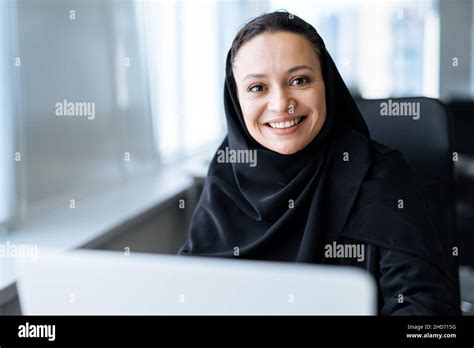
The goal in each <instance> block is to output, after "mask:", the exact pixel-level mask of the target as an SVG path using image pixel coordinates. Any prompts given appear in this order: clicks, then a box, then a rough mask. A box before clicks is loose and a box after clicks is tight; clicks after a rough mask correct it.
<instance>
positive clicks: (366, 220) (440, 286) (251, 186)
mask: <svg viewBox="0 0 474 348" xmlns="http://www.w3.org/2000/svg"><path fill="white" fill-rule="evenodd" d="M224 102H225V111H226V118H227V127H228V135H227V137H226V139H225V140H224V142H223V143H222V144H221V146H220V148H219V150H218V151H217V153H216V156H215V157H214V159H213V161H212V163H211V166H210V168H209V172H208V175H207V178H206V181H205V185H204V189H203V193H202V195H201V198H200V200H199V203H198V205H197V207H196V210H195V212H194V215H193V219H192V222H191V227H190V231H189V239H188V241H187V242H186V243H185V245H183V246H182V247H181V249H180V250H179V252H178V254H180V255H201V256H215V257H239V258H245V259H256V260H275V261H288V262H305V263H320V264H341V265H353V266H359V267H363V268H365V269H367V270H368V271H370V272H371V273H372V275H373V276H374V277H375V279H376V280H377V282H378V293H379V299H378V300H379V301H378V302H379V313H380V314H384V315H387V314H401V315H402V314H427V315H432V314H436V315H447V314H460V310H459V299H458V295H457V291H458V289H457V284H455V282H454V281H452V280H450V279H452V278H451V276H452V275H451V274H449V271H448V267H447V266H446V257H447V255H445V254H443V251H442V248H441V244H440V242H439V240H438V239H437V237H436V234H435V232H434V231H433V228H432V225H431V222H430V220H429V215H428V213H427V211H426V208H425V204H424V201H423V199H422V197H421V194H420V192H419V190H418V183H417V182H416V179H415V177H414V175H413V174H412V172H411V171H410V170H409V169H408V167H407V165H406V164H405V162H404V160H403V159H402V157H401V154H400V153H399V152H398V151H395V150H391V149H389V148H387V147H386V146H384V145H381V144H379V143H376V142H374V141H371V140H370V135H369V132H368V129H367V126H366V124H365V122H364V120H363V118H362V116H361V114H360V112H359V110H358V109H357V107H356V105H355V103H354V101H353V99H352V97H351V95H350V93H349V91H348V89H347V87H346V86H345V84H344V82H343V80H342V78H341V76H340V75H339V73H338V71H337V69H336V66H335V65H334V63H333V61H332V59H331V57H330V55H329V53H328V52H327V51H326V48H325V45H324V42H323V41H322V39H321V37H320V36H319V35H318V33H317V32H316V30H315V29H314V28H313V27H312V26H311V25H309V24H308V23H306V22H305V21H303V20H302V19H300V18H298V17H297V16H295V15H292V14H289V13H288V12H280V11H277V12H274V13H268V14H265V15H262V16H259V17H257V18H255V19H253V20H252V21H250V22H248V23H247V24H246V25H245V26H244V27H243V28H242V29H241V30H240V31H239V32H238V33H237V36H236V37H235V39H234V41H233V43H232V47H231V49H230V50H229V53H228V55H227V61H226V81H225V88H224ZM224 151H227V153H229V152H232V151H233V153H234V155H235V154H245V153H246V152H247V153H249V152H251V151H254V152H255V155H256V157H255V158H256V161H255V163H254V165H249V163H242V161H238V160H235V158H236V157H235V156H234V160H233V161H232V160H231V159H232V158H230V159H229V156H227V157H226V158H225V159H227V160H223V156H220V154H222V153H223V152H224ZM250 154H251V153H250ZM250 157H251V156H248V158H250ZM400 203H402V204H400Z"/></svg>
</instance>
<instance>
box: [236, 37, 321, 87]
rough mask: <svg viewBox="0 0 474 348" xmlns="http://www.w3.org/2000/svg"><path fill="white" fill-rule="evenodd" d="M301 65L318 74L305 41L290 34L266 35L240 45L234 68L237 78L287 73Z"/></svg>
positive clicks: (313, 51)
mask: <svg viewBox="0 0 474 348" xmlns="http://www.w3.org/2000/svg"><path fill="white" fill-rule="evenodd" d="M302 65H307V66H310V67H313V68H314V69H317V70H319V60H318V58H317V55H316V52H315V49H314V47H313V45H312V44H311V43H310V42H309V40H308V39H306V38H305V37H304V36H303V35H299V34H295V33H290V32H275V33H271V32H267V33H263V34H260V35H258V36H256V37H254V38H252V39H251V40H249V41H248V42H246V43H245V44H244V45H242V47H241V48H240V49H239V51H238V53H237V55H236V57H235V61H234V64H233V68H234V73H235V74H236V75H238V76H239V75H242V74H245V75H247V74H266V73H270V72H271V71H287V70H288V69H290V68H292V67H295V66H302ZM240 77H241V78H243V76H240Z"/></svg>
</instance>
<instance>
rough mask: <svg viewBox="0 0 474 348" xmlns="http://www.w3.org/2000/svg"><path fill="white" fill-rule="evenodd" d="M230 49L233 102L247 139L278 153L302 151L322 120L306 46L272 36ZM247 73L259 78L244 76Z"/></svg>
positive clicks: (298, 39) (290, 37)
mask: <svg viewBox="0 0 474 348" xmlns="http://www.w3.org/2000/svg"><path fill="white" fill-rule="evenodd" d="M233 49H234V51H238V54H237V56H236V57H235V58H234V65H233V66H234V69H233V70H234V76H235V80H236V83H237V90H238V99H239V102H240V106H241V108H242V112H243V116H244V120H245V125H246V127H247V129H248V130H249V132H250V134H251V135H252V137H253V138H254V139H255V140H257V141H258V142H259V143H260V144H261V145H263V146H265V147H266V148H268V149H271V150H273V151H276V152H279V153H281V154H287V155H289V154H293V153H295V152H297V151H299V150H301V149H303V148H304V147H305V146H306V145H308V144H309V143H310V142H311V140H313V138H314V137H315V136H316V134H317V133H318V132H319V131H320V130H321V127H322V125H323V123H324V121H325V119H326V104H325V101H324V100H325V93H324V80H323V76H322V71H321V66H320V64H319V58H318V54H317V53H316V50H315V49H314V47H313V46H312V44H311V42H309V41H308V40H307V39H306V38H305V37H304V36H302V35H299V34H295V33H290V32H273V33H264V34H261V35H258V36H256V37H255V38H253V39H252V40H249V41H248V42H246V43H245V44H244V45H242V46H240V43H237V44H236V46H235V47H233ZM252 70H258V71H262V72H263V73H256V74H245V76H244V73H245V72H248V71H252Z"/></svg>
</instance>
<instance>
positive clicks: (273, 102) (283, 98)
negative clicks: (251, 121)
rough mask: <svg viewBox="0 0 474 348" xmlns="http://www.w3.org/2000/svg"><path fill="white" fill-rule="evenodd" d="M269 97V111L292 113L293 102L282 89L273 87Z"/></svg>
mask: <svg viewBox="0 0 474 348" xmlns="http://www.w3.org/2000/svg"><path fill="white" fill-rule="evenodd" d="M270 98H271V99H270V102H269V103H268V109H269V110H270V111H273V112H275V113H285V114H291V113H293V110H292V109H293V108H294V103H291V98H290V96H289V95H288V93H287V92H286V91H285V90H284V89H282V88H277V89H275V90H274V91H273V93H272V94H271V96H270Z"/></svg>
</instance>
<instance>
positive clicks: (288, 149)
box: [268, 142, 304, 155]
mask: <svg viewBox="0 0 474 348" xmlns="http://www.w3.org/2000/svg"><path fill="white" fill-rule="evenodd" d="M303 147H304V146H302V145H301V144H300V143H299V142H298V143H297V142H294V143H288V144H272V146H270V147H268V148H269V149H270V150H272V151H275V152H278V153H279V154H281V155H293V154H294V153H297V152H298V151H300V150H302V149H303Z"/></svg>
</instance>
